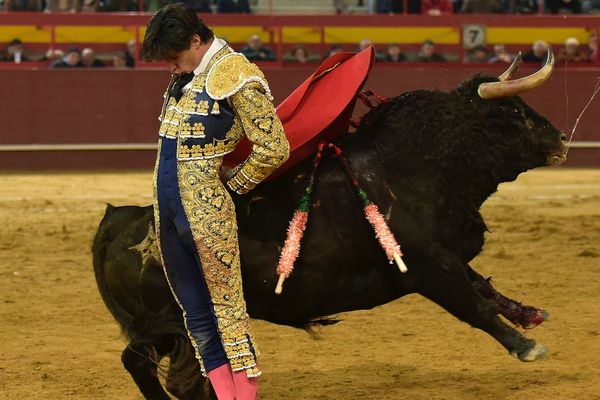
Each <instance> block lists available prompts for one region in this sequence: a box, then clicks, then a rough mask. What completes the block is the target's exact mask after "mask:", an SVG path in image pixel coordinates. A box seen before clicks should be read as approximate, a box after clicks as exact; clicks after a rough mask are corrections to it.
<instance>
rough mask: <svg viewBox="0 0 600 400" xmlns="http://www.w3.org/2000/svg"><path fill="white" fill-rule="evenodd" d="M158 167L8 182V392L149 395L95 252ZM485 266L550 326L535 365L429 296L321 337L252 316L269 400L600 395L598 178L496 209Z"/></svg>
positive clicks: (140, 199) (2, 178)
mask: <svg viewBox="0 0 600 400" xmlns="http://www.w3.org/2000/svg"><path fill="white" fill-rule="evenodd" d="M150 193H151V175H150V174H149V173H102V174H87V173H86V174H84V173H81V174H78V173H74V174H45V175H36V174H5V175H0V227H1V228H0V318H1V319H0V399H11V400H13V399H15V400H34V399H53V400H60V399H82V400H87V399H95V400H98V399H119V400H121V399H141V398H142V397H141V396H140V394H139V393H138V391H137V388H136V386H135V385H134V383H133V381H132V380H131V379H130V377H129V376H128V374H127V373H126V371H125V370H124V369H123V368H122V366H121V363H120V353H121V350H122V349H123V347H124V345H125V344H124V342H123V340H122V339H121V338H120V336H119V330H118V328H117V325H116V324H115V322H114V321H113V320H112V319H111V317H110V315H109V314H108V312H107V311H106V309H105V308H104V305H103V303H102V301H101V299H100V296H99V295H98V292H97V289H96V283H95V281H94V275H93V272H92V265H91V257H90V243H91V239H92V237H93V235H94V232H95V229H96V227H97V225H98V222H99V221H100V218H101V216H102V214H103V211H104V203H105V202H112V203H114V204H117V205H124V204H132V203H135V204H148V203H149V202H150V197H149V196H150ZM483 211H484V214H485V216H486V217H487V221H488V225H489V227H490V229H491V233H490V234H489V235H488V240H487V244H486V247H485V249H486V250H485V252H484V254H482V255H481V256H480V257H478V258H477V259H476V262H475V263H474V266H475V267H476V268H477V269H478V270H479V271H480V272H482V273H483V274H486V275H493V276H494V281H495V284H496V286H497V287H498V288H499V289H501V290H502V291H504V292H505V293H506V294H507V295H509V296H512V297H514V298H516V299H520V300H522V301H523V302H526V303H529V304H534V305H537V306H540V307H545V308H547V309H548V310H549V311H550V313H551V320H550V321H548V322H546V323H545V324H543V325H542V326H540V327H538V328H536V329H535V330H533V331H531V332H528V333H527V334H528V335H529V336H531V337H533V338H535V339H536V340H538V341H539V342H541V343H543V344H545V345H546V346H548V347H549V349H550V354H549V356H548V357H547V358H546V359H544V360H541V361H538V362H534V363H528V364H525V363H521V362H519V361H517V360H516V359H514V358H512V357H510V356H509V355H508V354H507V353H506V352H505V350H504V349H503V348H502V347H501V346H500V345H499V344H497V343H496V342H495V341H494V340H493V339H492V338H491V337H489V336H488V335H487V334H484V333H482V332H480V331H476V330H474V329H472V328H470V327H469V326H467V325H466V324H464V323H462V322H459V321H458V320H456V319H454V318H453V317H451V316H450V315H448V314H447V313H445V312H444V311H443V310H442V309H440V308H439V307H438V306H436V305H434V304H432V303H430V302H428V301H426V300H424V299H423V298H421V297H419V296H409V297H406V298H403V299H400V300H398V301H395V302H393V303H391V304H388V305H385V306H382V307H378V308H376V309H374V310H372V311H360V312H353V313H348V314H344V315H342V317H343V319H344V322H342V323H340V324H338V325H335V326H332V327H327V328H323V329H321V330H320V333H319V335H318V336H317V337H316V338H314V337H311V336H310V335H308V334H306V333H305V332H303V331H299V330H294V329H291V328H287V327H280V326H276V325H272V324H268V323H265V322H262V321H256V322H255V323H254V327H255V333H256V336H257V341H258V343H259V344H260V345H261V346H260V347H261V349H262V351H263V360H262V365H263V366H264V370H265V375H264V378H263V379H262V397H261V399H263V400H275V399H277V400H279V399H294V400H295V399H307V400H309V399H319V400H322V399H331V400H338V399H344V400H358V399H360V400H371V399H411V400H432V399H460V400H470V399H477V400H488V399H492V400H493V399H525V400H531V399H543V400H553V399H561V400H562V399H578V400H591V399H600V380H599V379H598V377H599V376H600V308H599V300H598V298H599V295H600V170H566V169H564V170H561V169H554V170H539V171H533V172H529V173H527V174H525V175H523V176H522V177H521V178H520V179H519V180H518V181H517V182H516V183H510V184H505V185H503V186H501V189H500V191H499V192H498V193H497V194H496V195H495V196H494V197H493V198H491V199H490V200H489V201H488V202H487V203H486V205H485V207H484V210H483Z"/></svg>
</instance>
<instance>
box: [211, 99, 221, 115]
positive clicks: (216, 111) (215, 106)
mask: <svg viewBox="0 0 600 400" xmlns="http://www.w3.org/2000/svg"><path fill="white" fill-rule="evenodd" d="M220 112H221V111H220V109H219V102H218V101H215V102H214V103H213V107H212V111H211V112H210V113H211V114H213V115H219V113H220Z"/></svg>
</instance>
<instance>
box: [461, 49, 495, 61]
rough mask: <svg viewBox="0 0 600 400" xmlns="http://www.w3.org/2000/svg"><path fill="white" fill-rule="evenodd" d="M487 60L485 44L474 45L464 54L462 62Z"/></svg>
mask: <svg viewBox="0 0 600 400" xmlns="http://www.w3.org/2000/svg"><path fill="white" fill-rule="evenodd" d="M488 60H489V56H488V51H487V49H486V48H485V46H481V45H480V46H475V47H473V48H472V49H471V50H469V53H468V54H467V55H466V56H465V59H464V60H463V62H465V63H468V64H485V63H487V62H488Z"/></svg>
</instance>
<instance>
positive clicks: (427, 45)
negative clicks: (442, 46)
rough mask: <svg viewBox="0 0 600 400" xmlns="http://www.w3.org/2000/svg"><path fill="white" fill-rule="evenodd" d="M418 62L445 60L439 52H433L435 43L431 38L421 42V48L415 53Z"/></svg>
mask: <svg viewBox="0 0 600 400" xmlns="http://www.w3.org/2000/svg"><path fill="white" fill-rule="evenodd" d="M416 61H418V62H445V61H446V59H445V58H444V56H442V55H441V54H438V53H436V52H435V43H433V40H430V39H427V40H426V41H424V42H423V45H422V46H421V50H420V51H419V53H418V54H417V60H416Z"/></svg>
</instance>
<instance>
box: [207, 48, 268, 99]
mask: <svg viewBox="0 0 600 400" xmlns="http://www.w3.org/2000/svg"><path fill="white" fill-rule="evenodd" d="M248 82H258V83H259V84H260V85H261V86H262V87H263V88H264V90H265V94H266V96H267V98H268V99H269V100H271V101H273V96H272V95H271V90H270V89H269V84H268V83H267V80H266V79H265V76H264V75H263V73H262V71H261V70H260V69H258V67H257V66H256V65H254V64H252V63H251V62H250V61H248V59H247V58H246V57H244V55H242V54H240V53H229V54H226V55H225V56H223V57H222V58H221V59H219V60H218V61H217V62H216V63H215V64H214V65H213V66H212V67H211V68H210V70H209V71H208V74H207V75H206V93H207V94H208V95H209V96H210V97H211V98H212V99H214V100H223V99H226V98H228V97H231V96H233V95H234V94H236V93H237V92H239V91H240V90H241V89H242V88H243V87H244V85H246V84H247V83H248Z"/></svg>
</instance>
